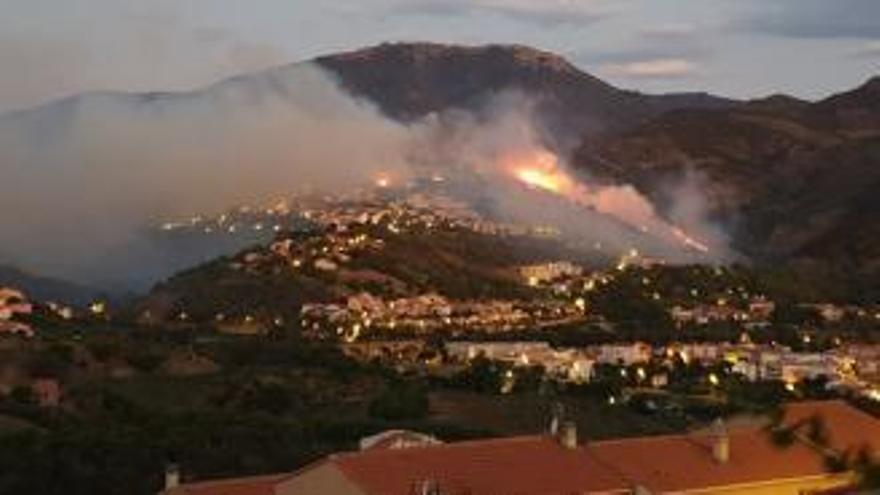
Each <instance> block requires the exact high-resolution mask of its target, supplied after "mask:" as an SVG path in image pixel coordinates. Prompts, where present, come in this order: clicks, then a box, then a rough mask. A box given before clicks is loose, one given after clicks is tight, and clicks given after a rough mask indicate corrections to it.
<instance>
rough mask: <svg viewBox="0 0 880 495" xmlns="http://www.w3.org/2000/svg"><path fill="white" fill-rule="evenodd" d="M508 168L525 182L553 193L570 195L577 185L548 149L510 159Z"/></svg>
mask: <svg viewBox="0 0 880 495" xmlns="http://www.w3.org/2000/svg"><path fill="white" fill-rule="evenodd" d="M506 168H507V169H508V170H509V171H510V172H511V173H512V174H513V176H514V177H515V178H516V179H517V180H519V181H520V182H522V183H523V184H525V185H527V186H529V187H534V188H538V189H544V190H545V191H549V192H552V193H556V194H562V195H564V196H569V197H570V196H571V194H572V193H573V191H574V189H575V186H576V183H575V182H574V180H572V178H571V177H569V176H568V175H567V174H566V173H565V172H564V171H563V170H562V169H561V168H560V166H559V159H558V158H557V156H556V155H555V154H553V153H551V152H549V151H546V150H536V151H534V152H533V153H532V154H530V155H527V156H524V157H515V158H512V159H509V160H508V164H507V166H506Z"/></svg>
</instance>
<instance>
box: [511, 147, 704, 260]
mask: <svg viewBox="0 0 880 495" xmlns="http://www.w3.org/2000/svg"><path fill="white" fill-rule="evenodd" d="M504 169H505V170H506V171H507V172H508V173H510V174H511V175H513V177H515V178H516V179H517V180H518V181H520V182H522V183H523V184H525V185H527V186H529V187H531V188H536V189H541V190H544V191H547V192H550V193H553V194H557V195H560V196H563V197H565V198H566V199H568V200H570V201H573V202H575V203H578V204H582V205H584V206H590V207H593V208H596V207H597V204H596V203H597V201H596V200H595V198H593V196H592V195H591V194H590V192H589V190H588V189H587V188H586V187H585V186H583V185H581V184H579V183H578V182H576V181H575V180H574V179H572V178H571V177H570V176H569V175H568V174H566V173H565V171H563V170H562V169H561V168H560V166H559V160H558V158H557V157H556V155H554V154H553V153H551V152H549V151H546V150H538V151H535V152H534V155H533V156H529V157H515V158H513V159H508V160H507V161H506V163H505V164H504ZM597 210H599V211H601V209H600V208H597ZM605 213H609V214H612V215H613V216H615V217H617V218H618V219H620V220H622V221H624V222H626V223H628V224H632V221H631V220H628V219H627V218H625V217H623V216H621V215H615V214H614V213H613V212H610V211H606V212H605ZM651 221H652V222H654V223H657V224H658V225H661V226H662V230H666V231H668V233H669V235H670V236H671V238H672V239H674V240H676V241H678V242H679V243H681V244H682V245H684V246H685V247H687V248H690V249H693V250H695V251H699V252H701V253H708V252H709V246H707V245H706V244H705V243H703V242H700V241H699V240H697V239H695V238H694V237H692V236H691V235H690V234H688V233H687V232H685V231H684V229H682V228H681V227H679V226H676V225H670V224H668V223H667V222H665V221H663V220H661V219H660V218H656V217H655V218H652V219H651ZM636 227H637V228H638V229H639V230H641V231H642V232H648V231H649V230H650V229H648V227H646V226H645V225H642V224H639V225H636Z"/></svg>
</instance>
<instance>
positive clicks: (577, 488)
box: [329, 436, 628, 495]
mask: <svg viewBox="0 0 880 495" xmlns="http://www.w3.org/2000/svg"><path fill="white" fill-rule="evenodd" d="M329 462H333V463H334V464H335V465H336V466H337V467H338V468H339V469H340V470H341V471H342V472H343V473H344V474H345V476H346V477H347V478H348V479H349V480H350V481H352V482H354V483H355V484H356V485H358V486H359V487H361V488H362V489H363V490H364V492H366V493H368V494H370V495H373V494H376V495H379V494H381V495H412V493H414V491H413V489H414V487H416V486H418V484H419V483H424V482H433V483H436V484H437V486H439V488H440V489H441V493H443V494H444V495H459V494H461V495H463V494H468V495H481V494H487V495H488V494H492V495H497V494H509V495H514V494H534V495H541V494H547V495H550V494H559V495H561V494H582V493H608V492H614V491H623V490H625V489H626V488H627V486H628V484H627V482H626V481H625V480H623V479H621V478H620V477H619V476H617V475H616V474H615V473H614V472H613V471H612V470H610V469H608V468H607V467H606V466H603V465H602V464H600V463H598V462H596V460H595V459H593V458H592V455H591V454H590V453H589V452H588V451H586V450H584V449H574V450H567V449H565V448H563V447H562V446H561V445H559V443H558V442H557V441H556V440H555V439H553V438H550V437H546V436H533V437H514V438H504V439H494V440H479V441H469V442H457V443H452V444H443V445H435V446H429V447H421V448H420V447H416V448H410V449H403V450H378V451H370V452H366V453H351V454H341V455H336V456H332V457H331V458H330V459H329Z"/></svg>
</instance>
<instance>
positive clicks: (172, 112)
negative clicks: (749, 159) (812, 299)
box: [0, 64, 699, 288]
mask: <svg viewBox="0 0 880 495" xmlns="http://www.w3.org/2000/svg"><path fill="white" fill-rule="evenodd" d="M540 133H541V130H540V128H539V127H536V125H535V123H534V122H532V121H531V119H530V113H529V100H528V98H524V97H521V96H519V97H511V96H509V95H503V96H500V97H499V98H497V99H496V100H495V101H493V102H491V103H489V104H487V106H486V107H485V109H484V111H481V112H476V113H471V112H448V113H444V114H443V115H433V116H429V117H428V118H426V119H423V120H422V121H419V122H416V123H414V124H408V125H403V124H400V123H398V122H396V121H394V120H391V119H389V118H386V117H384V116H383V115H381V114H380V112H379V111H377V110H376V109H375V108H374V107H373V105H371V104H370V103H368V102H366V101H364V100H359V99H355V98H353V97H351V96H350V95H348V94H347V93H346V92H344V91H343V90H341V89H340V87H339V85H338V84H337V83H336V81H335V80H334V79H333V78H332V77H330V76H328V74H327V73H325V72H323V71H322V70H321V69H319V68H317V67H316V66H314V65H311V64H299V65H292V66H288V67H285V68H281V69H276V70H273V71H267V72H264V73H259V74H256V75H252V76H247V77H241V78H236V79H232V80H229V81H225V82H222V83H219V84H216V85H214V86H211V87H209V88H206V89H205V90H202V91H198V92H191V93H177V94H145V95H125V94H91V95H84V96H81V97H77V98H74V99H68V100H63V101H60V102H56V103H52V104H49V105H46V106H44V107H40V108H38V109H35V110H31V111H26V112H16V113H11V114H6V115H2V116H0V226H2V228H0V262H11V263H13V264H16V265H18V266H21V267H23V268H26V269H28V270H31V271H34V272H38V273H44V274H50V275H55V276H62V277H66V278H71V279H75V280H82V281H87V282H90V283H93V284H103V285H104V286H115V287H119V286H129V287H131V286H132V284H134V285H135V286H138V284H140V287H138V288H142V287H143V285H144V284H148V283H150V282H152V281H155V280H156V278H157V277H161V276H165V275H168V274H169V273H170V272H171V270H173V269H179V268H180V267H178V266H171V265H170V264H169V262H168V260H167V259H164V258H163V255H162V254H161V253H155V252H150V250H149V248H148V247H145V246H144V244H143V243H142V242H141V240H142V237H143V236H142V234H143V232H144V229H145V228H146V226H147V225H150V224H155V223H156V222H158V221H160V219H162V218H168V217H170V216H178V217H179V216H183V215H191V214H194V213H199V212H205V211H218V210H221V209H224V208H228V207H230V206H232V205H235V204H240V203H244V202H249V201H254V200H257V201H261V202H265V201H266V200H267V198H273V197H278V196H283V195H285V194H287V193H289V192H291V191H293V190H296V189H298V188H301V187H303V186H305V185H309V186H312V187H315V188H318V189H325V190H330V191H338V190H344V189H346V188H350V187H355V186H358V185H362V184H364V183H366V182H368V181H371V180H372V179H373V178H374V177H376V175H377V174H379V173H380V172H381V173H386V174H388V173H390V174H393V175H396V176H406V175H407V174H408V173H409V172H410V171H411V170H412V167H414V166H424V165H425V164H435V165H436V164H440V163H443V162H446V163H447V165H448V164H457V165H458V166H459V167H464V168H466V169H469V170H471V171H474V172H477V173H479V174H481V175H482V176H484V177H487V178H489V179H490V180H491V181H494V180H495V179H498V184H499V186H498V187H490V188H487V189H486V190H487V191H489V192H490V194H492V197H493V199H494V200H495V203H496V204H497V205H498V207H499V208H500V209H501V210H503V211H505V212H506V213H507V214H508V215H509V216H511V217H514V218H531V217H533V216H534V212H535V211H536V209H535V208H529V207H528V206H525V205H526V204H527V203H523V201H528V200H530V199H529V198H532V196H534V195H532V194H529V193H528V191H526V192H523V189H522V188H521V187H520V188H519V189H517V188H515V187H511V184H512V183H513V182H511V181H510V177H511V176H510V175H509V173H508V172H509V170H507V169H506V168H505V167H507V164H508V163H510V161H511V160H530V159H531V158H530V157H533V156H536V155H535V153H538V154H540V153H552V152H551V151H550V150H549V149H547V148H546V147H545V146H544V145H543V144H542V139H541V136H540ZM552 156H554V157H555V156H556V155H555V154H553V155H552ZM559 166H560V167H563V165H562V164H560V165H559ZM560 173H563V169H562V168H560ZM564 173H568V172H564ZM493 183H494V182H493ZM502 185H503V186H502ZM604 191H605V192H604V193H603V190H602V189H598V190H596V191H593V192H592V193H591V194H596V195H597V196H596V197H597V198H599V199H600V201H599V202H598V203H597V204H596V205H591V206H593V207H594V208H595V209H596V210H597V211H599V212H601V213H609V212H610V213H612V214H613V213H614V211H617V210H621V209H625V208H628V207H629V206H630V205H631V200H632V199H633V198H636V199H637V200H638V201H643V198H641V196H639V195H638V194H637V193H635V191H634V190H624V191H626V194H625V196H630V197H629V198H627V197H623V199H622V202H621V203H620V204H619V205H618V204H617V202H618V199H619V198H618V199H614V200H613V201H611V202H609V203H608V204H610V205H611V206H607V207H604V206H602V205H603V204H604V201H603V200H601V198H603V197H606V196H607V194H606V193H608V192H609V191H612V190H604ZM615 191H619V190H615ZM518 194H519V195H522V194H525V196H517V195H518ZM616 195H617V193H615V196H614V197H615V198H616V197H617V196H616ZM549 204H550V203H548V205H549ZM694 204H696V203H694ZM645 207H646V206H645V205H644V204H643V205H640V206H639V208H645ZM647 207H650V204H647ZM603 208H605V209H607V210H609V211H604V210H603ZM691 209H693V208H691ZM538 210H540V211H543V212H544V214H548V213H551V216H553V214H555V213H553V212H554V211H555V210H553V209H552V208H549V207H545V208H539V209H538ZM652 211H653V210H652ZM689 214H691V216H692V218H695V219H699V212H697V213H696V215H694V213H693V212H691V213H689ZM572 215H573V216H574V217H575V218H576V222H577V225H578V228H579V229H585V230H592V231H593V235H594V236H598V237H603V236H606V237H610V238H616V237H617V236H618V234H617V233H615V231H613V230H612V227H611V224H612V223H613V222H608V221H607V219H604V218H602V217H603V215H600V214H598V213H589V214H587V213H585V210H584V209H583V208H579V209H578V208H573V209H570V211H569V210H566V212H565V213H564V214H563V216H572ZM579 216H580V218H577V217H579ZM614 228H615V229H620V227H619V226H615V227H614ZM621 242H622V241H621Z"/></svg>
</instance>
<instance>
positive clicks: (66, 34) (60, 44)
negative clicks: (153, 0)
mask: <svg viewBox="0 0 880 495" xmlns="http://www.w3.org/2000/svg"><path fill="white" fill-rule="evenodd" d="M117 9H118V10H114V11H113V12H105V14H106V15H108V16H109V18H110V19H112V21H110V20H108V22H106V23H103V24H102V27H101V29H99V30H95V31H93V32H84V28H83V27H80V25H79V24H76V23H70V24H69V25H63V26H61V27H59V28H57V29H52V30H49V31H45V32H39V33H37V32H34V31H32V30H27V29H6V30H4V31H2V32H0V112H3V111H4V110H10V109H16V108H25V107H29V106H34V105H37V104H40V103H43V102H45V101H47V100H51V99H57V98H61V97H65V96H69V95H71V94H76V93H80V92H86V91H101V90H125V91H155V90H165V91H167V90H186V89H191V88H195V87H198V86H203V85H205V84H208V83H211V82H214V81H217V80H219V79H222V78H224V77H228V76H230V75H233V74H238V73H243V72H251V71H254V70H259V69H264V68H267V67H269V66H273V65H278V64H281V63H285V62H288V60H286V56H285V53H284V51H283V50H281V49H280V48H278V47H275V46H273V45H270V44H267V43H261V42H259V41H249V40H245V39H243V38H242V37H240V36H239V35H238V34H237V33H235V32H233V31H231V30H228V29H221V28H213V27H193V26H189V25H186V24H185V23H184V22H183V21H182V20H181V19H180V18H179V17H178V16H177V14H176V13H174V12H173V11H170V10H162V9H152V10H147V11H135V10H130V9H128V8H124V7H122V6H121V5H120V6H119V7H118V8H117Z"/></svg>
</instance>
